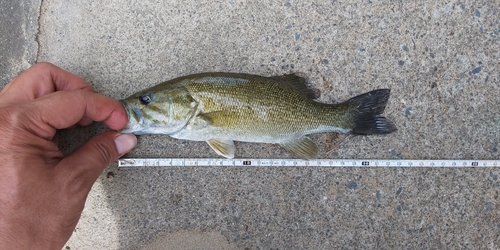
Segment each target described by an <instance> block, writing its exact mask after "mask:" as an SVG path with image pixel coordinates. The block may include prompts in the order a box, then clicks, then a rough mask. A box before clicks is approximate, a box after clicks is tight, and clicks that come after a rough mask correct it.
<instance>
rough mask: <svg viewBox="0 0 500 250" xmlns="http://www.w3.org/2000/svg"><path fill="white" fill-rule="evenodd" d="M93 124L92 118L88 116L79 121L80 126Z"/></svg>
mask: <svg viewBox="0 0 500 250" xmlns="http://www.w3.org/2000/svg"><path fill="white" fill-rule="evenodd" d="M90 124H92V119H90V118H88V117H83V118H82V119H81V120H80V121H79V122H78V125H80V126H88V125H90Z"/></svg>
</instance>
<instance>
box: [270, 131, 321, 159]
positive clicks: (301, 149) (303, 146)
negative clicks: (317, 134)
mask: <svg viewBox="0 0 500 250" xmlns="http://www.w3.org/2000/svg"><path fill="white" fill-rule="evenodd" d="M279 145H280V146H281V147H282V148H284V149H286V150H287V151H288V152H290V153H292V154H294V155H296V156H298V157H300V158H302V159H306V160H309V159H314V158H316V156H317V155H318V146H317V145H316V143H314V142H313V141H312V140H311V139H309V138H308V137H305V136H304V137H302V138H300V139H297V140H293V141H289V142H285V143H281V144H279Z"/></svg>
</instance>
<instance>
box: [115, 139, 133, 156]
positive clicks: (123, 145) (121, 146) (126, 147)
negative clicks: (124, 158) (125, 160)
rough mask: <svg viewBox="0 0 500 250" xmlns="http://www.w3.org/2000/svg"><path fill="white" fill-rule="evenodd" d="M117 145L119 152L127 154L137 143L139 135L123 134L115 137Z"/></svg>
mask: <svg viewBox="0 0 500 250" xmlns="http://www.w3.org/2000/svg"><path fill="white" fill-rule="evenodd" d="M115 145H116V149H117V150H118V154H120V155H123V154H126V153H128V152H129V151H130V150H132V149H133V148H134V147H135V145H137V137H135V135H133V134H121V135H119V136H118V137H116V138H115Z"/></svg>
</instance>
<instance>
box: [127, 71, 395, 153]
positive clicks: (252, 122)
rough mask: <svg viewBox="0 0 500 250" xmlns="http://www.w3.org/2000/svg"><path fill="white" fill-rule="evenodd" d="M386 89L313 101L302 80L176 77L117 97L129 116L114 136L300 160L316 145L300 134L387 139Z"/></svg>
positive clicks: (236, 75) (300, 77) (201, 75)
mask: <svg viewBox="0 0 500 250" xmlns="http://www.w3.org/2000/svg"><path fill="white" fill-rule="evenodd" d="M389 96H390V89H377V90H373V91H370V92H368V93H365V94H361V95H358V96H356V97H353V98H351V99H348V100H346V101H344V102H341V103H338V104H327V103H321V102H317V101H315V99H316V98H317V92H316V91H315V90H314V89H313V88H311V87H309V86H308V83H307V81H306V79H305V78H304V77H303V75H301V74H298V73H295V74H287V75H282V76H271V77H266V76H259V75H252V74H244V73H225V72H207V73H199V74H193V75H187V76H182V77H178V78H175V79H172V80H169V81H166V82H163V83H160V84H158V85H156V86H154V87H151V88H148V89H145V90H142V91H139V92H137V93H135V94H133V95H131V96H130V97H128V98H125V99H123V100H120V102H121V103H122V105H123V107H124V108H125V110H126V112H127V115H128V124H127V125H126V126H125V127H124V129H122V130H121V131H120V132H121V133H133V134H136V135H142V134H164V135H168V136H170V137H173V138H176V139H182V140H192V141H205V142H207V143H208V145H209V146H210V147H211V148H212V149H213V150H214V151H215V152H216V153H217V154H218V155H220V156H223V157H226V158H234V153H235V146H234V141H242V142H253V143H272V144H277V145H279V146H281V147H282V148H284V149H285V150H287V151H288V152H290V153H292V154H294V155H295V156H297V157H300V158H302V159H314V158H316V157H317V155H318V151H319V149H318V146H317V144H316V143H315V142H314V141H313V140H311V139H310V138H309V137H308V136H307V135H310V134H315V133H325V132H332V133H344V134H355V135H369V134H389V133H392V132H394V131H396V130H397V129H396V127H395V125H394V124H393V123H392V122H391V121H390V120H389V119H387V118H386V117H384V116H382V113H383V111H384V109H385V107H386V105H387V101H388V99H389Z"/></svg>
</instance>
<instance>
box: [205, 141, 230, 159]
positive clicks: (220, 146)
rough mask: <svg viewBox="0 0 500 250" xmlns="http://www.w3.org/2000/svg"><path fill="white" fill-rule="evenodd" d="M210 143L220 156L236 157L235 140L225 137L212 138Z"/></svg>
mask: <svg viewBox="0 0 500 250" xmlns="http://www.w3.org/2000/svg"><path fill="white" fill-rule="evenodd" d="M207 143H208V145H209V146H210V147H211V148H212V149H213V150H214V151H215V152H216V153H217V154H218V155H220V156H224V157H226V158H229V159H232V158H234V142H233V141H231V140H223V139H210V140H208V141H207Z"/></svg>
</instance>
